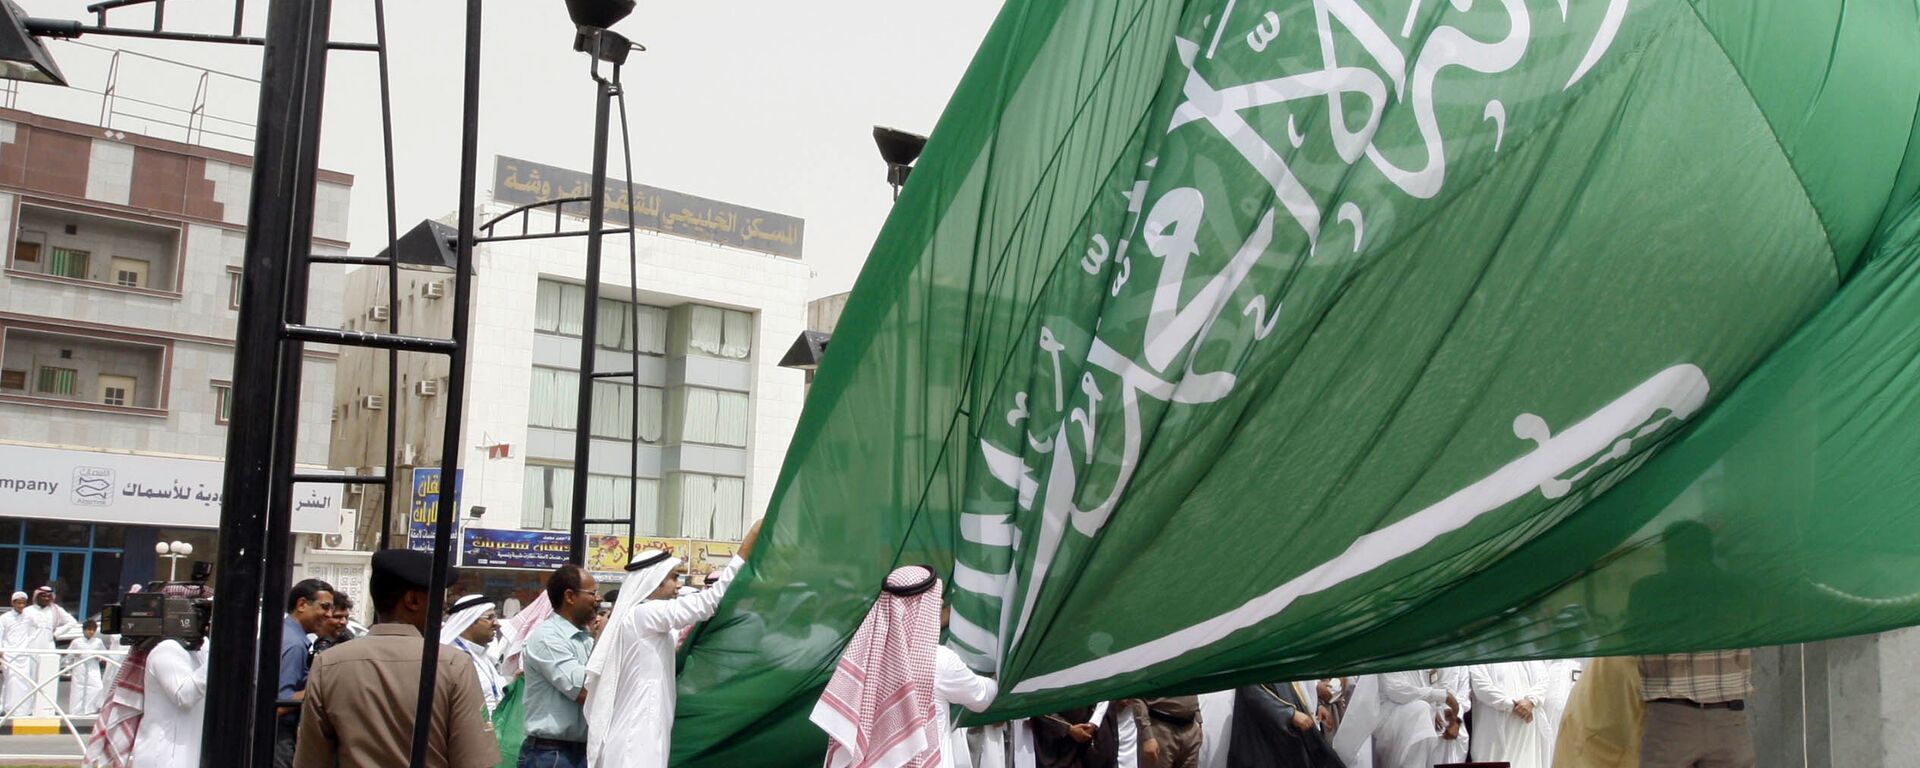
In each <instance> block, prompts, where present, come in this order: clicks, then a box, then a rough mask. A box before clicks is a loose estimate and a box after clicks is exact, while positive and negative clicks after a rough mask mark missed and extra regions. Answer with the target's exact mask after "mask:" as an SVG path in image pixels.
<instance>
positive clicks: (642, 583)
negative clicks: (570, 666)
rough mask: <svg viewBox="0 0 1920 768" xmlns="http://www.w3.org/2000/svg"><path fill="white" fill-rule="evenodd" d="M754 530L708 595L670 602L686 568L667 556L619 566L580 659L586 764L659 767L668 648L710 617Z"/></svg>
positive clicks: (670, 658) (669, 713)
mask: <svg viewBox="0 0 1920 768" xmlns="http://www.w3.org/2000/svg"><path fill="white" fill-rule="evenodd" d="M759 535H760V524H759V523H757V522H756V523H754V525H753V529H752V530H750V531H748V532H747V537H746V540H744V541H742V542H741V543H740V551H739V554H738V555H735V556H734V558H733V560H732V562H729V563H727V566H726V568H724V569H722V570H721V574H720V576H719V579H718V583H717V584H715V585H714V586H713V587H712V588H710V589H707V590H705V591H702V592H698V593H695V594H692V595H688V596H686V597H675V596H674V594H675V593H676V592H678V591H679V589H680V584H681V580H682V579H684V578H685V577H686V573H687V569H686V566H685V565H684V564H683V563H681V562H680V559H679V558H677V557H673V556H672V554H671V553H668V552H661V551H658V550H643V551H641V552H638V553H635V555H634V557H633V558H632V562H630V563H628V565H627V580H626V582H625V583H624V584H622V585H621V588H620V601H619V602H618V603H616V604H615V605H614V607H613V613H612V615H610V616H608V617H607V623H606V628H605V629H602V630H601V632H600V639H599V640H598V641H596V642H595V643H594V646H593V655H592V656H590V657H588V659H587V675H586V689H587V701H586V705H585V707H584V708H583V711H582V713H583V714H584V715H586V720H587V765H588V766H592V767H593V768H666V766H667V755H668V753H669V751H670V750H671V747H672V744H671V739H670V737H671V735H672V729H673V710H674V678H675V672H674V645H675V640H677V639H678V636H679V633H680V631H681V630H683V629H686V628H687V627H691V626H693V625H695V624H698V623H700V622H703V621H706V620H707V619H709V618H712V617H713V612H714V610H715V609H718V608H719V607H720V598H722V597H725V596H726V594H727V585H728V584H730V583H732V580H733V576H734V574H735V573H737V572H739V569H740V566H741V565H743V564H745V562H746V559H745V558H746V557H747V556H748V555H750V554H752V552H753V542H754V540H755V539H757V538H759Z"/></svg>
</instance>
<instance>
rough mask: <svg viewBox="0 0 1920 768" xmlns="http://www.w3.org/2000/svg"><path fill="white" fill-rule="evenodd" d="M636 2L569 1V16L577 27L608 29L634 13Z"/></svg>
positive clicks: (610, 0)
mask: <svg viewBox="0 0 1920 768" xmlns="http://www.w3.org/2000/svg"><path fill="white" fill-rule="evenodd" d="M633 4H634V0H567V16H568V17H569V18H571V19H573V25H574V26H576V27H590V28H594V29H606V28H608V27H611V26H613V25H615V24H618V23H620V20H621V19H624V18H626V17H627V15H628V14H630V13H633Z"/></svg>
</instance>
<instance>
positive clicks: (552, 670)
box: [519, 563, 600, 768]
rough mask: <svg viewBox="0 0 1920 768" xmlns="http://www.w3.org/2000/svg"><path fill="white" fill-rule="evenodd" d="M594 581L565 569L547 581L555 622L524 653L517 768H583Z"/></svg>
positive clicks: (544, 626)
mask: <svg viewBox="0 0 1920 768" xmlns="http://www.w3.org/2000/svg"><path fill="white" fill-rule="evenodd" d="M598 587H599V585H597V584H595V583H594V581H593V575H592V574H590V573H587V572H586V571H585V570H582V569H581V568H580V566H577V565H574V564H572V563H568V564H566V565H563V566H560V567H559V568H556V569H554V571H553V576H551V577H549V578H548V579H547V599H548V600H550V601H552V603H553V616H552V617H551V618H548V619H547V620H546V622H545V623H543V624H541V625H540V626H539V627H537V628H535V629H534V630H533V634H532V635H530V636H529V637H528V638H527V646H526V650H525V651H523V652H522V656H521V658H522V660H523V661H522V665H523V667H524V668H525V670H526V688H525V691H524V693H525V695H526V718H527V720H526V727H527V731H526V732H527V738H526V741H525V742H522V743H521V745H520V760H519V767H520V768H529V767H530V766H541V768H546V767H547V766H553V768H586V765H587V718H586V715H584V714H583V713H582V712H581V706H580V705H581V703H582V702H584V701H586V699H587V689H586V682H587V659H588V657H590V656H592V655H593V636H592V635H591V634H589V633H588V632H587V624H588V623H589V622H592V621H593V615H594V609H595V608H596V607H598V605H599V602H600V595H599V593H598Z"/></svg>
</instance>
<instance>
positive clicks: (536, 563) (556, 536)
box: [461, 528, 740, 583]
mask: <svg viewBox="0 0 1920 768" xmlns="http://www.w3.org/2000/svg"><path fill="white" fill-rule="evenodd" d="M462 542H463V543H462V547H461V550H462V554H463V556H464V559H463V560H462V561H461V564H462V565H464V566H466V567H469V568H473V567H485V568H537V569H549V568H555V567H558V566H559V565H561V564H562V563H565V562H567V542H568V534H567V532H566V531H512V530H498V529H490V528H468V529H466V533H465V534H463V536H462ZM633 544H634V547H635V548H637V549H641V550H647V549H659V550H665V551H667V552H671V553H673V556H674V557H677V558H680V559H681V560H682V561H684V562H685V563H686V564H687V573H688V574H690V575H691V576H692V577H693V578H694V580H695V583H698V582H699V580H700V579H702V578H704V577H705V576H706V574H707V572H709V571H712V570H715V569H718V568H723V567H726V564H727V561H728V560H730V559H732V558H733V555H734V552H735V550H738V549H739V548H740V543H739V542H737V541H710V540H706V539H672V538H657V537H654V538H643V539H639V540H637V541H635V542H634V543H633ZM626 567H627V539H626V537H625V536H617V535H612V534H591V535H589V536H587V570H588V571H591V572H593V573H594V575H595V577H596V578H599V579H600V580H601V581H606V582H619V581H621V580H622V579H624V578H625V577H626Z"/></svg>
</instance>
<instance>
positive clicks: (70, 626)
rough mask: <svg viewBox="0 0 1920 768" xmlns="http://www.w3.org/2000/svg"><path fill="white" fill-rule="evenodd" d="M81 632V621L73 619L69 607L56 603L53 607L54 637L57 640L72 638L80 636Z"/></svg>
mask: <svg viewBox="0 0 1920 768" xmlns="http://www.w3.org/2000/svg"><path fill="white" fill-rule="evenodd" d="M81 634H82V632H81V631H80V622H78V621H75V620H74V619H73V614H71V613H67V609H65V608H62V607H60V606H58V605H55V606H54V607H53V638H54V639H55V640H72V639H74V638H76V637H80V636H81Z"/></svg>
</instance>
